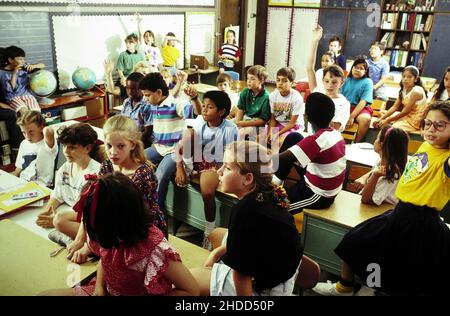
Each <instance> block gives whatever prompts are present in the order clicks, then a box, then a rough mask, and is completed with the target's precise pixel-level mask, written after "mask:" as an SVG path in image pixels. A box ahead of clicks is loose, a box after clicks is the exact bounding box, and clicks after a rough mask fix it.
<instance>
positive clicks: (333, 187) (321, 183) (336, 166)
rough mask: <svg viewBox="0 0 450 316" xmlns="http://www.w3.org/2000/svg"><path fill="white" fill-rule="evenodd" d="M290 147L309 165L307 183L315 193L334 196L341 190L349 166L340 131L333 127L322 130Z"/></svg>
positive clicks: (301, 160) (303, 165)
mask: <svg viewBox="0 0 450 316" xmlns="http://www.w3.org/2000/svg"><path fill="white" fill-rule="evenodd" d="M289 150H290V151H291V152H292V154H294V156H295V157H296V158H297V160H298V161H299V162H300V164H301V166H302V167H303V168H304V167H306V175H305V182H306V184H307V185H308V186H309V187H310V189H311V190H312V191H313V192H314V193H316V194H318V195H321V196H324V197H334V196H336V195H337V194H338V193H339V192H340V191H341V189H342V185H343V183H344V179H345V167H346V159H345V141H344V139H343V138H342V136H341V133H339V132H338V131H336V130H333V129H331V128H326V129H320V130H319V131H318V132H317V133H315V134H314V135H311V136H308V137H306V138H304V139H303V140H302V141H300V142H299V143H298V144H297V145H295V146H292V147H291V148H289Z"/></svg>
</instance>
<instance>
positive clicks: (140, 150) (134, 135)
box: [103, 114, 147, 163]
mask: <svg viewBox="0 0 450 316" xmlns="http://www.w3.org/2000/svg"><path fill="white" fill-rule="evenodd" d="M103 133H104V134H105V138H106V137H107V135H108V134H110V133H120V135H121V136H123V137H124V138H126V139H127V140H129V141H130V142H133V143H135V144H136V146H135V147H134V149H133V150H132V151H131V153H130V156H131V159H133V161H135V162H137V163H147V157H146V156H145V152H144V144H143V143H142V140H141V133H140V132H139V130H138V128H137V125H136V123H135V122H134V121H133V120H132V119H130V118H129V117H126V116H125V115H119V114H118V115H114V116H113V117H111V118H109V119H108V120H107V121H106V123H105V125H104V126H103Z"/></svg>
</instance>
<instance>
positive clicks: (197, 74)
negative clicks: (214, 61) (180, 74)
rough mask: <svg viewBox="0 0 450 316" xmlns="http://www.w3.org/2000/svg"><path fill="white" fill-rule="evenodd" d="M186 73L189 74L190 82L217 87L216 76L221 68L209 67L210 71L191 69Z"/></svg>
mask: <svg viewBox="0 0 450 316" xmlns="http://www.w3.org/2000/svg"><path fill="white" fill-rule="evenodd" d="M184 71H185V72H186V73H187V74H188V81H189V82H193V83H201V82H203V83H207V84H210V85H215V84H216V77H217V76H216V74H217V73H218V72H219V67H214V66H209V67H208V69H194V68H189V69H186V70H184Z"/></svg>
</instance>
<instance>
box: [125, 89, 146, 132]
mask: <svg viewBox="0 0 450 316" xmlns="http://www.w3.org/2000/svg"><path fill="white" fill-rule="evenodd" d="M148 107H150V104H148V103H147V102H146V99H145V98H144V97H141V98H140V100H139V102H138V103H137V104H136V105H135V107H134V108H133V102H132V100H131V98H127V99H125V101H124V102H123V109H122V112H120V114H122V115H125V116H127V117H129V118H130V119H132V120H133V121H135V122H136V125H137V127H138V129H139V131H141V132H143V131H144V126H145V122H146V121H148V120H149V115H150V113H149V110H148Z"/></svg>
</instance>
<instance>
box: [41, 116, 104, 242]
mask: <svg viewBox="0 0 450 316" xmlns="http://www.w3.org/2000/svg"><path fill="white" fill-rule="evenodd" d="M58 142H59V143H61V144H62V145H63V152H64V156H65V157H66V159H67V161H66V162H65V163H64V164H63V165H62V166H61V168H59V170H58V172H57V173H56V179H55V189H54V190H53V193H52V195H51V196H50V200H49V201H48V202H47V205H46V207H45V211H44V212H42V213H41V214H39V216H38V218H37V221H36V223H37V224H38V225H39V226H41V227H44V228H51V227H56V229H57V231H59V232H61V233H64V234H66V235H68V236H69V237H70V238H72V239H73V238H75V236H76V234H77V232H78V228H79V226H80V219H78V220H77V215H76V213H74V212H73V211H71V212H61V210H59V212H57V209H58V207H59V206H61V205H62V204H64V203H66V204H67V205H68V206H70V208H72V207H73V206H74V205H75V203H76V202H77V201H78V199H79V197H80V193H81V189H82V188H83V185H84V183H85V179H84V176H85V175H86V174H91V173H98V172H99V170H100V163H99V162H98V161H95V160H94V159H98V145H97V143H96V142H97V133H96V132H95V131H94V129H93V128H92V127H91V126H90V125H89V124H85V123H78V124H74V125H71V126H68V127H65V128H64V129H63V130H62V131H61V133H60V135H59V137H58ZM55 234H56V235H58V234H57V233H52V235H55ZM52 239H53V237H52Z"/></svg>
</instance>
